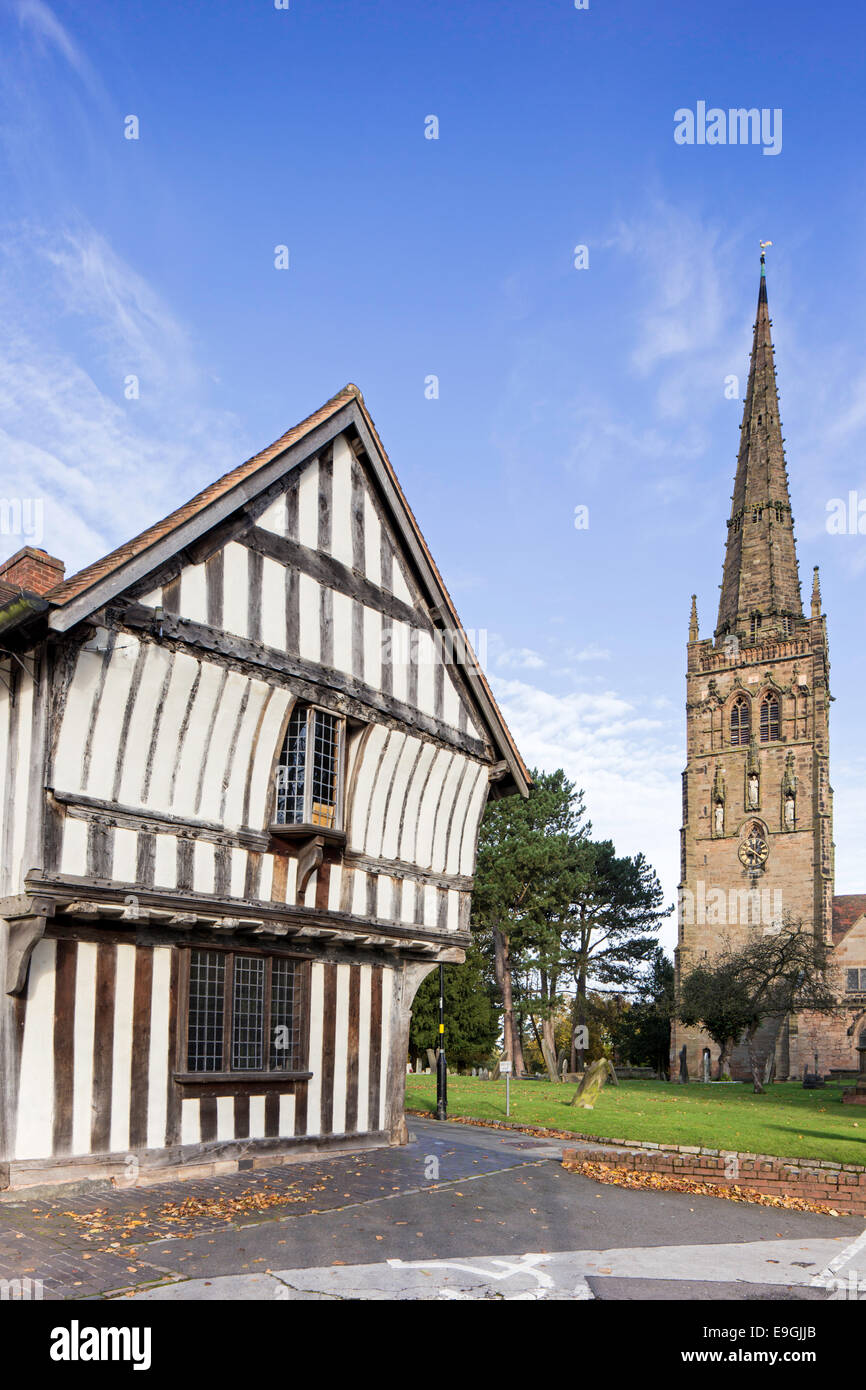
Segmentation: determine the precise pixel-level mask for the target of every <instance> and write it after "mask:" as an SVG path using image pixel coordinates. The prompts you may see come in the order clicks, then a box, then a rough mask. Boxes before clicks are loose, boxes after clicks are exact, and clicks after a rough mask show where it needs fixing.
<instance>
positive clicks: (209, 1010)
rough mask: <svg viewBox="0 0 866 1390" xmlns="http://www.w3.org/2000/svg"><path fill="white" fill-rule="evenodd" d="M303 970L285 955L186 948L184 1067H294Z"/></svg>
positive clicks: (297, 1054)
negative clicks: (186, 1001)
mask: <svg viewBox="0 0 866 1390" xmlns="http://www.w3.org/2000/svg"><path fill="white" fill-rule="evenodd" d="M303 970H304V966H303V964H302V963H301V962H299V961H295V960H292V959H290V958H289V957H286V956H267V955H246V954H241V953H240V952H237V953H236V952H234V951H203V950H192V951H190V953H189V994H188V1007H187V1059H186V1066H187V1071H189V1072H202V1073H207V1072H220V1073H225V1072H237V1073H239V1074H242V1073H244V1072H263V1071H296V1070H298V1069H299V1068H300V1067H301V1065H302V1063H303V1058H302V1057H301V1048H302V1035H301V1025H302V1021H303V1020H302V972H303Z"/></svg>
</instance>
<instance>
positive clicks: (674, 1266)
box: [0, 1118, 866, 1300]
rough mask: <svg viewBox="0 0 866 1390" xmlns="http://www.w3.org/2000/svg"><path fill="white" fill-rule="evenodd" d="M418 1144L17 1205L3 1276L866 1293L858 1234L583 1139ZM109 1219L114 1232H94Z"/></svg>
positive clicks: (97, 1284) (264, 1292) (214, 1284)
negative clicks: (574, 1168)
mask: <svg viewBox="0 0 866 1390" xmlns="http://www.w3.org/2000/svg"><path fill="white" fill-rule="evenodd" d="M411 1129H412V1131H413V1135H414V1137H413V1140H412V1142H411V1143H410V1144H409V1145H407V1146H406V1147H405V1148H402V1149H381V1150H376V1151H367V1152H366V1153H363V1154H357V1155H344V1156H342V1157H332V1158H327V1159H322V1160H320V1161H317V1162H313V1163H298V1164H290V1165H284V1166H277V1167H274V1168H269V1169H266V1170H258V1171H256V1172H254V1173H251V1172H243V1173H237V1174H233V1175H231V1176H230V1177H228V1178H222V1179H211V1180H208V1181H207V1182H194V1183H193V1182H187V1183H174V1184H165V1185H160V1186H154V1187H149V1188H137V1189H133V1190H128V1191H119V1190H116V1189H105V1190H103V1191H100V1192H98V1193H93V1192H88V1193H77V1194H71V1195H69V1196H65V1197H61V1198H60V1199H59V1200H55V1199H52V1200H45V1199H43V1200H41V1201H36V1200H31V1201H27V1200H25V1201H22V1202H20V1203H15V1204H14V1205H12V1204H9V1203H6V1202H4V1203H2V1204H0V1278H3V1277H6V1278H11V1277H14V1276H15V1275H17V1276H18V1277H21V1276H23V1275H26V1276H27V1277H30V1278H31V1279H33V1278H40V1279H42V1281H43V1286H44V1290H45V1297H47V1298H51V1297H54V1298H72V1299H81V1298H88V1297H90V1298H92V1297H111V1296H122V1297H124V1298H132V1299H146V1300H150V1299H160V1300H162V1299H212V1298H215V1299H233V1300H234V1299H251V1298H254V1299H289V1300H294V1299H322V1298H325V1299H328V1298H330V1299H333V1298H339V1299H393V1298H407V1299H409V1298H411V1299H468V1298H472V1299H479V1298H500V1299H501V1298H505V1299H507V1298H513V1299H520V1300H529V1299H538V1298H543V1299H556V1300H564V1299H568V1300H574V1299H589V1298H600V1299H608V1298H616V1299H629V1298H664V1299H693V1298H710V1299H724V1298H732V1297H733V1298H749V1299H761V1298H768V1299H820V1300H826V1299H828V1298H830V1297H833V1296H836V1297H838V1296H839V1293H840V1289H841V1288H842V1287H843V1286H848V1285H850V1283H851V1280H850V1278H849V1276H850V1274H851V1270H852V1269H854V1268H855V1266H859V1267H860V1268H861V1269H862V1270H863V1273H862V1274H855V1276H854V1280H853V1283H854V1286H855V1290H856V1286H857V1284H858V1282H859V1281H860V1280H864V1281H866V1241H861V1242H860V1245H859V1247H858V1248H857V1249H855V1250H854V1253H853V1254H851V1253H850V1251H851V1248H852V1247H853V1246H854V1243H855V1242H857V1241H858V1238H860V1237H861V1234H862V1223H861V1222H859V1221H857V1220H856V1219H855V1218H848V1217H842V1218H833V1217H828V1216H824V1215H819V1214H815V1213H810V1212H786V1211H780V1210H776V1209H771V1208H766V1207H760V1206H757V1205H752V1204H739V1203H733V1202H728V1201H722V1200H719V1199H717V1198H712V1197H694V1196H691V1195H689V1194H685V1193H673V1192H656V1191H642V1190H631V1189H624V1188H618V1187H614V1186H603V1185H601V1184H599V1183H595V1182H592V1181H591V1180H590V1179H587V1178H583V1177H579V1176H578V1175H576V1174H573V1173H567V1172H566V1171H565V1170H564V1169H563V1168H562V1167H561V1166H560V1163H559V1157H560V1154H561V1151H562V1149H563V1148H564V1147H574V1144H573V1142H571V1141H569V1142H568V1143H565V1142H564V1141H563V1142H559V1141H551V1140H546V1139H539V1138H535V1137H531V1136H527V1135H520V1134H514V1133H509V1132H507V1131H502V1130H485V1129H482V1128H477V1127H474V1126H472V1127H470V1126H461V1125H441V1124H437V1123H436V1121H433V1120H419V1119H414V1118H413V1119H412V1121H411ZM188 1199H194V1200H195V1202H196V1203H197V1204H198V1205H196V1207H195V1208H194V1209H193V1210H192V1211H190V1210H189V1208H188V1207H184V1206H183V1205H182V1204H184V1203H185V1202H188ZM214 1200H216V1202H217V1206H216V1207H203V1206H201V1203H202V1202H213V1201H214ZM256 1200H260V1201H261V1202H262V1203H264V1206H263V1209H262V1210H254V1209H253V1210H241V1211H239V1210H238V1207H237V1203H238V1201H240V1202H241V1203H243V1204H247V1205H250V1204H251V1202H253V1201H256ZM226 1204H230V1205H226ZM95 1210H99V1211H100V1212H101V1213H102V1214H101V1215H100V1217H99V1218H98V1222H99V1224H100V1225H101V1227H102V1229H101V1230H99V1231H94V1230H93V1226H92V1221H89V1222H85V1223H82V1222H81V1221H80V1220H76V1217H78V1218H80V1217H81V1216H82V1215H83V1214H85V1213H92V1212H94V1211H95ZM227 1214H228V1216H229V1219H226V1215H227ZM133 1221H134V1222H135V1223H137V1224H135V1225H132V1222H133ZM846 1252H848V1253H846ZM822 1275H823V1279H822ZM834 1281H835V1282H834ZM864 1291H866V1290H864ZM859 1296H860V1297H862V1296H863V1295H862V1293H861V1294H860V1295H859Z"/></svg>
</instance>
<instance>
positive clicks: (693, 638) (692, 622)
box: [689, 594, 698, 642]
mask: <svg viewBox="0 0 866 1390" xmlns="http://www.w3.org/2000/svg"><path fill="white" fill-rule="evenodd" d="M697 640H698V596H697V594H692V611H691V615H690V617H689V641H690V642H697Z"/></svg>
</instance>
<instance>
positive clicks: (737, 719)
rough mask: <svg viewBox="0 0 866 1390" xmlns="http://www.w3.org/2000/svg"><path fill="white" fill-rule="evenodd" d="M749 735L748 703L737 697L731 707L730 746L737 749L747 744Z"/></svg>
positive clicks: (740, 696) (741, 697)
mask: <svg viewBox="0 0 866 1390" xmlns="http://www.w3.org/2000/svg"><path fill="white" fill-rule="evenodd" d="M750 733H751V719H750V717H749V702H748V700H746V699H745V698H744V697H743V696H742V695H739V696H738V697H737V699H736V700H735V701H734V703H733V704H732V705H731V745H732V746H733V747H734V748H737V747H739V746H740V745H741V744H745V743H748V741H749V735H750Z"/></svg>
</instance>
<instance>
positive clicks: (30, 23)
mask: <svg viewBox="0 0 866 1390" xmlns="http://www.w3.org/2000/svg"><path fill="white" fill-rule="evenodd" d="M16 10H17V13H18V22H19V24H20V26H21V28H22V29H24V30H26V31H27V32H28V33H29V35H30V37H31V38H33V39H35V41H36V44H37V47H38V48H39V49H40V50H41V51H42V52H45V51H49V50H50V51H53V52H55V53H59V54H60V55H61V57H62V58H64V59H65V60H66V62H67V63H68V64H69V66H70V67H71V68H72V69H73V70H74V71H75V72H76V73H77V74H78V76H79V77H80V78H81V80H82V81H83V82H84V84H85V86H86V87H87V88H88V89H89V90H90V91H91V92H92V93H94V94H95V93H97V92H100V91H101V90H102V84H101V83H100V81H99V79H98V77H97V75H96V73H95V71H94V69H93V66H92V64H91V63H90V61H89V59H88V58H87V57H86V55H85V54H84V52H83V51H82V50H81V48H80V47H79V46H78V44H77V43H76V42H75V41H74V39H73V38H72V36H71V35H70V34H69V31H68V30H67V29H65V28H64V26H63V25H62V24H61V22H60V20H59V19H58V18H57V16H56V14H55V13H54V11H53V10H52V9H50V8H49V6H48V5H46V4H44V3H43V0H18V4H17V6H16Z"/></svg>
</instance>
